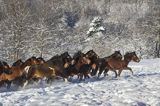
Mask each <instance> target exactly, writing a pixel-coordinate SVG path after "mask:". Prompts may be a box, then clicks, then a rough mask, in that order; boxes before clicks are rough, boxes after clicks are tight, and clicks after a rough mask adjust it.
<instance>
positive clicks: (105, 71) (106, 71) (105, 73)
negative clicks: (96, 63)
mask: <svg viewBox="0 0 160 106" xmlns="http://www.w3.org/2000/svg"><path fill="white" fill-rule="evenodd" d="M108 71H109V69H107V68H106V69H105V70H104V77H106V76H108V74H107V73H108Z"/></svg>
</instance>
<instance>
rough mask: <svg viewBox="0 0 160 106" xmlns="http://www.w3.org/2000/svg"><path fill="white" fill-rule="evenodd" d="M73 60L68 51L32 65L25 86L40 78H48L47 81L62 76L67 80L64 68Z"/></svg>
mask: <svg viewBox="0 0 160 106" xmlns="http://www.w3.org/2000/svg"><path fill="white" fill-rule="evenodd" d="M71 61H72V58H71V56H70V55H69V54H68V52H65V53H63V54H61V55H55V56H53V57H52V58H51V59H49V60H48V61H46V62H45V63H43V64H36V65H32V66H31V67H30V68H29V70H28V72H27V77H26V79H27V80H26V82H25V83H24V87H25V86H26V85H27V84H28V82H30V81H31V80H33V79H36V80H39V79H43V78H47V81H48V82H49V81H50V80H52V79H54V78H55V77H57V76H60V77H62V78H63V79H64V80H65V78H66V75H65V73H64V70H65V68H67V67H68V66H69V64H70V62H71Z"/></svg>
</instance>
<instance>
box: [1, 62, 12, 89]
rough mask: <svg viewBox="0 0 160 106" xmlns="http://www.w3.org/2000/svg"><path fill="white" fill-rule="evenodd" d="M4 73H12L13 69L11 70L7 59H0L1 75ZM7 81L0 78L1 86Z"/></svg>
mask: <svg viewBox="0 0 160 106" xmlns="http://www.w3.org/2000/svg"><path fill="white" fill-rule="evenodd" d="M3 74H12V71H11V70H10V66H9V65H8V64H7V62H5V61H0V77H1V76H3ZM5 83H6V81H3V80H1V78H0V87H1V86H3V85H4V84H5Z"/></svg>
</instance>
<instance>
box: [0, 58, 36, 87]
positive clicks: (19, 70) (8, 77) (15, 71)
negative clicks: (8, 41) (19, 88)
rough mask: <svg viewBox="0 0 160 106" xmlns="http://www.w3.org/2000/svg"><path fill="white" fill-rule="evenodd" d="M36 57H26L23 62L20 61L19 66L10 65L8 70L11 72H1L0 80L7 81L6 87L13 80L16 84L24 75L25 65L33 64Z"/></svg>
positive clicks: (20, 81)
mask: <svg viewBox="0 0 160 106" xmlns="http://www.w3.org/2000/svg"><path fill="white" fill-rule="evenodd" d="M36 62H37V61H36V58H35V57H31V58H29V59H27V60H26V61H25V62H24V63H22V64H21V65H20V66H12V67H10V68H9V70H10V71H11V72H12V73H11V74H6V73H2V74H1V76H0V80H1V81H7V88H10V86H11V83H12V82H15V83H17V82H18V84H19V83H20V84H21V83H22V81H23V80H24V76H25V71H24V70H25V68H26V67H27V66H31V65H33V64H35V63H36Z"/></svg>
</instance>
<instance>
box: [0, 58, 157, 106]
mask: <svg viewBox="0 0 160 106" xmlns="http://www.w3.org/2000/svg"><path fill="white" fill-rule="evenodd" d="M159 64H160V59H148V60H141V62H140V63H133V62H132V63H130V64H129V66H130V67H131V68H132V69H133V71H134V75H133V76H132V75H131V73H130V72H129V71H127V70H126V71H123V72H122V75H121V77H119V78H114V73H112V72H110V73H109V76H107V77H106V78H103V76H102V77H101V78H100V79H99V80H98V79H96V78H95V77H93V78H90V79H88V80H86V81H83V82H78V81H77V80H76V79H73V81H72V82H67V83H65V82H63V81H62V80H55V81H53V83H52V84H51V85H47V84H45V83H44V82H43V81H41V82H40V83H34V84H32V85H28V86H26V88H24V89H22V88H18V89H14V87H13V88H12V89H10V90H6V89H5V88H0V92H1V93H0V106H1V105H4V106H13V105H15V106H44V105H47V106H68V105H71V106H90V105H91V106H98V105H101V106H150V105H151V106H160V95H159V93H160V80H159V79H160V65H159Z"/></svg>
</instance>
